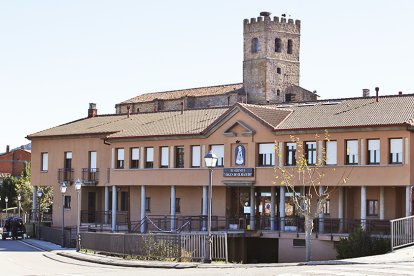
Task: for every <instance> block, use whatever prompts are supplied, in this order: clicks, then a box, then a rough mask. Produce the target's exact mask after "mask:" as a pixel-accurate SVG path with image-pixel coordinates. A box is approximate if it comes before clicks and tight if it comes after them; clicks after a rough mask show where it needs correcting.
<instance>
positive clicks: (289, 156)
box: [285, 142, 297, 166]
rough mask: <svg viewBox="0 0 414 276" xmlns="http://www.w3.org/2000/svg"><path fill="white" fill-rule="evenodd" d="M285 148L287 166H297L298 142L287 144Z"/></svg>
mask: <svg viewBox="0 0 414 276" xmlns="http://www.w3.org/2000/svg"><path fill="white" fill-rule="evenodd" d="M285 148H286V158H285V165H286V166H296V150H297V144H296V142H288V143H286V147H285Z"/></svg>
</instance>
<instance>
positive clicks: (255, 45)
mask: <svg viewBox="0 0 414 276" xmlns="http://www.w3.org/2000/svg"><path fill="white" fill-rule="evenodd" d="M259 51H260V45H259V39H258V38H257V37H255V38H253V39H252V53H258V52H259Z"/></svg>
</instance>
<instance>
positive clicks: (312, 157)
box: [305, 142, 316, 165]
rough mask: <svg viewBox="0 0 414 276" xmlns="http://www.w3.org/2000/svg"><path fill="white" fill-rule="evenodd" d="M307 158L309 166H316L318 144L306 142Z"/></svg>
mask: <svg viewBox="0 0 414 276" xmlns="http://www.w3.org/2000/svg"><path fill="white" fill-rule="evenodd" d="M305 157H306V162H307V163H308V165H316V142H305Z"/></svg>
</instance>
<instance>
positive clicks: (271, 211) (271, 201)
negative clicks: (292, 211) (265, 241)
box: [270, 186, 276, 231]
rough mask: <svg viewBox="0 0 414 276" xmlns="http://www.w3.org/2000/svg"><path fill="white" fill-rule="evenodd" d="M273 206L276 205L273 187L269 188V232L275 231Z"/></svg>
mask: <svg viewBox="0 0 414 276" xmlns="http://www.w3.org/2000/svg"><path fill="white" fill-rule="evenodd" d="M275 204H276V197H275V186H271V187H270V230H272V231H275V230H276V225H275Z"/></svg>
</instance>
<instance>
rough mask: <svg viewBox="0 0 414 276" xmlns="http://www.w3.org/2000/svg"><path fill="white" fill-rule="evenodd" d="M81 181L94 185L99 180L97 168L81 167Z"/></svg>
mask: <svg viewBox="0 0 414 276" xmlns="http://www.w3.org/2000/svg"><path fill="white" fill-rule="evenodd" d="M82 182H83V183H84V184H85V185H91V186H96V185H97V184H98V182H99V169H96V168H83V169H82Z"/></svg>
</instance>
